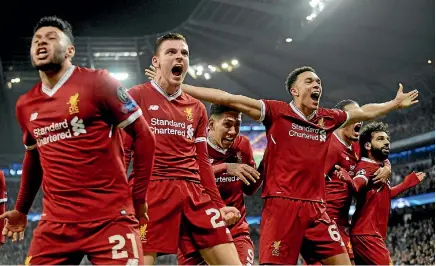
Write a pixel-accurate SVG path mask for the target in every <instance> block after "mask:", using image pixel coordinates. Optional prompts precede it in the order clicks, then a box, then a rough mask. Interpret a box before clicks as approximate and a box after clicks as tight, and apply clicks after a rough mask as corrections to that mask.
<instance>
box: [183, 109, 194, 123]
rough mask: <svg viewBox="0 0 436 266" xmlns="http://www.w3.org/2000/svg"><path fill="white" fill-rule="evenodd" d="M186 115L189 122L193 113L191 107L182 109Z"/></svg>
mask: <svg viewBox="0 0 436 266" xmlns="http://www.w3.org/2000/svg"><path fill="white" fill-rule="evenodd" d="M183 112H184V113H185V115H186V120H188V121H189V122H192V121H193V120H194V119H193V113H192V108H185V110H184V111H183Z"/></svg>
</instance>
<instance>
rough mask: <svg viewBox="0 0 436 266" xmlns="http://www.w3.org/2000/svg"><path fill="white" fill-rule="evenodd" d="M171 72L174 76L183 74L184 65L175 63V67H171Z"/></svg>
mask: <svg viewBox="0 0 436 266" xmlns="http://www.w3.org/2000/svg"><path fill="white" fill-rule="evenodd" d="M171 73H173V75H174V76H177V77H179V76H181V75H182V73H183V66H182V65H175V66H173V68H171Z"/></svg>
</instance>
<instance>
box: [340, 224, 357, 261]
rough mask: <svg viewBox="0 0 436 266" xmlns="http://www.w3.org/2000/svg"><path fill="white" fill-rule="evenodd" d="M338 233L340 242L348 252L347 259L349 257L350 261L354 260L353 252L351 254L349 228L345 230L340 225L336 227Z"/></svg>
mask: <svg viewBox="0 0 436 266" xmlns="http://www.w3.org/2000/svg"><path fill="white" fill-rule="evenodd" d="M338 231H339V233H340V234H341V238H342V242H344V244H345V248H346V249H347V252H348V257H350V260H354V252H353V245H351V239H350V233H349V231H350V228H346V227H344V226H342V225H338Z"/></svg>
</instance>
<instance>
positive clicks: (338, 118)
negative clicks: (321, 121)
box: [325, 109, 349, 129]
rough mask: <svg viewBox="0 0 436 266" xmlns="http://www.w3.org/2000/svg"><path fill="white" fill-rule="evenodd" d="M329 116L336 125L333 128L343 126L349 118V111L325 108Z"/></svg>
mask: <svg viewBox="0 0 436 266" xmlns="http://www.w3.org/2000/svg"><path fill="white" fill-rule="evenodd" d="M325 110H326V112H327V114H328V116H330V117H332V118H333V121H334V126H333V129H338V128H341V127H343V126H344V125H345V123H346V122H347V121H348V119H349V114H348V112H345V111H342V110H340V109H325Z"/></svg>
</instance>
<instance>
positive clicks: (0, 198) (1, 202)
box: [0, 170, 8, 247]
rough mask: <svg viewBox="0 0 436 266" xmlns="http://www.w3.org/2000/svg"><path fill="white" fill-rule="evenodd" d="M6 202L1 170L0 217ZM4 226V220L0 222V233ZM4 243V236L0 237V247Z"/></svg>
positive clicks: (4, 183) (6, 197) (4, 179)
mask: <svg viewBox="0 0 436 266" xmlns="http://www.w3.org/2000/svg"><path fill="white" fill-rule="evenodd" d="M7 201H8V196H7V192H6V178H5V174H4V173H3V171H2V170H0V215H2V214H3V213H4V212H5V210H6V202H7ZM4 226H5V220H0V232H1V231H3V228H4ZM4 243H5V236H4V235H0V247H1V246H3V244H4Z"/></svg>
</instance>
